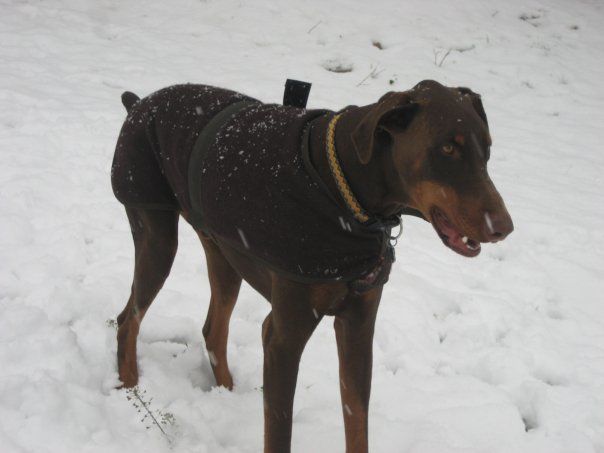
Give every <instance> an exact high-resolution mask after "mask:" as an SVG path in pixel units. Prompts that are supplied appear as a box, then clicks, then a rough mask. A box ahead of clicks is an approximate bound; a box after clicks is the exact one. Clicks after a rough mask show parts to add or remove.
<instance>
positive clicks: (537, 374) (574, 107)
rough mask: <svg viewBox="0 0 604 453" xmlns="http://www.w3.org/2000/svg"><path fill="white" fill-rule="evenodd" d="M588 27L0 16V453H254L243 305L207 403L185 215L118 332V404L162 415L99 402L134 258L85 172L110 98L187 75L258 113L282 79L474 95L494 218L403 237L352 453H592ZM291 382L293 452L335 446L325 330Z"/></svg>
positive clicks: (261, 308)
mask: <svg viewBox="0 0 604 453" xmlns="http://www.w3.org/2000/svg"><path fill="white" fill-rule="evenodd" d="M603 20H604V13H603V5H602V3H601V2H597V1H593V0H592V1H590V0H583V1H577V2H565V1H562V0H551V1H537V0H528V1H527V0H523V1H520V0H510V1H508V2H499V3H495V2H483V1H479V0H465V1H464V2H448V1H445V0H439V1H433V2H425V1H420V0H408V1H405V2H400V1H398V0H397V1H394V0H392V1H388V0H379V1H378V0H376V1H373V2H361V1H359V2H355V3H354V4H351V3H349V2H346V3H345V2H343V1H335V2H329V3H325V2H322V1H319V0H308V1H305V2H297V3H290V4H287V5H286V4H285V3H279V2H270V1H267V0H259V1H257V2H237V1H234V0H224V1H220V2H218V1H199V0H180V1H179V2H162V1H159V0H147V1H146V2H144V3H143V2H117V1H115V0H102V1H83V0H79V1H77V0H76V1H67V0H62V1H61V0H49V1H47V2H36V1H33V0H32V1H25V0H24V1H19V2H2V14H1V15H0V61H1V62H2V64H1V68H2V69H1V70H0V148H1V149H2V152H1V153H0V169H1V170H0V208H1V209H2V216H1V217H0V258H1V259H0V313H1V315H0V364H1V366H0V451H2V452H7V453H12V452H76V451H77V452H117V451H153V452H162V451H173V452H193V451H194V452H257V451H261V450H262V347H261V341H260V325H261V323H262V320H263V319H264V317H265V316H266V314H267V312H268V310H269V306H268V304H267V303H266V302H264V301H262V300H261V297H260V296H259V295H257V294H256V293H254V292H253V291H252V290H251V289H250V288H249V287H244V288H243V289H242V292H241V296H240V300H239V303H238V305H237V307H236V309H235V312H234V315H233V320H232V323H231V336H230V339H229V348H230V350H229V362H230V366H231V371H232V372H233V375H234V380H235V390H234V391H233V392H228V391H226V390H224V389H222V388H215V387H214V381H213V377H212V374H211V367H210V363H209V359H208V357H207V355H206V354H205V351H204V348H203V347H202V343H203V340H202V334H201V326H202V324H203V319H204V315H205V310H206V309H207V305H208V301H209V285H208V283H207V278H206V277H205V263H204V258H203V252H202V250H201V247H200V245H199V243H198V240H197V237H196V236H195V234H194V233H193V232H192V231H191V229H190V228H189V227H188V226H187V225H186V224H185V223H184V222H181V226H180V230H181V235H180V247H179V252H178V255H177V258H176V262H175V265H174V268H173V271H172V274H171V276H170V278H169V279H168V281H167V283H166V285H165V287H164V289H163V290H162V292H161V293H160V295H159V296H158V298H157V300H156V301H155V303H154V305H153V308H152V309H151V310H150V311H149V313H148V315H147V316H146V318H145V320H144V322H143V324H142V329H141V334H140V337H139V364H140V370H141V379H140V389H141V392H142V391H146V393H145V395H147V397H149V398H151V397H152V398H153V400H152V401H151V403H150V409H151V410H152V411H155V412H154V414H156V415H159V414H160V413H163V414H164V415H165V414H172V415H173V417H174V424H173V425H170V424H169V425H166V427H165V429H166V430H168V431H169V433H168V434H169V435H170V436H171V437H172V439H173V441H172V444H170V443H168V441H167V439H166V437H164V436H163V435H162V433H161V432H160V430H159V429H157V428H156V426H154V425H149V424H148V421H144V422H141V420H140V419H141V417H142V416H141V414H140V413H138V412H137V409H136V408H135V407H134V405H133V404H132V401H129V400H128V399H127V396H128V394H127V393H126V392H125V391H120V390H115V388H114V387H115V386H116V385H117V384H118V380H117V372H116V363H115V351H116V344H115V328H114V327H113V323H112V322H111V320H113V319H115V316H116V315H117V313H118V312H119V311H120V310H121V309H122V308H123V306H124V305H125V302H126V299H127V297H128V293H129V287H130V283H131V272H132V265H133V249H132V245H131V238H130V231H129V226H128V222H127V220H126V216H125V214H124V211H123V208H122V207H121V206H120V205H119V203H118V202H117V201H116V200H115V199H114V198H113V195H112V193H111V188H110V183H109V171H110V163H111V159H112V154H113V147H114V145H115V139H116V137H117V134H118V131H119V128H120V126H121V122H122V121H123V119H124V117H125V112H124V109H123V107H122V106H121V103H120V95H121V93H122V92H123V91H125V90H131V91H134V92H135V93H137V94H139V95H146V94H148V93H151V92H152V91H154V90H156V89H159V88H161V87H164V86H167V85H170V84H174V83H181V82H187V81H190V82H198V83H207V84H214V85H219V86H224V87H227V88H232V89H236V90H239V91H242V92H244V93H246V94H248V95H251V96H253V97H256V98H259V99H262V100H264V101H271V102H279V101H280V100H281V98H282V92H283V86H284V82H285V79H286V78H288V77H289V78H297V79H300V80H307V81H311V82H312V83H313V89H312V91H311V95H310V100H309V106H310V107H317V108H319V107H329V108H334V109H335V108H341V107H343V106H345V105H348V104H353V103H354V104H359V105H362V104H366V103H370V102H374V101H375V100H376V99H378V98H379V97H380V96H381V95H382V94H384V93H385V92H386V91H388V90H392V89H394V90H405V89H408V88H410V87H411V86H413V85H414V84H415V83H417V82H418V81H420V80H422V79H427V78H432V79H436V80H439V81H441V82H443V83H445V84H447V85H451V86H468V87H471V88H472V89H473V90H475V91H477V92H479V93H481V94H482V95H483V102H484V104H485V109H486V111H487V115H488V116H489V122H490V126H491V133H492V136H493V140H494V145H493V150H492V151H493V152H492V158H491V161H490V164H489V169H490V173H491V176H492V177H493V179H494V181H495V183H496V185H497V186H498V188H499V190H500V192H501V193H502V195H503V197H504V199H505V200H506V203H507V206H508V208H509V210H510V212H511V214H512V217H513V219H514V222H515V226H516V231H515V232H514V233H513V234H512V235H511V236H510V237H509V238H508V239H507V240H506V241H505V242H503V243H501V244H497V245H491V246H485V247H483V252H482V254H481V255H480V256H479V257H478V258H476V259H473V260H469V259H464V258H462V257H459V256H456V255H455V254H453V252H451V251H450V250H447V249H446V248H444V247H443V245H442V244H441V242H440V240H439V239H438V237H437V236H436V234H435V233H434V232H433V231H432V229H431V228H430V227H429V226H428V225H426V224H425V223H424V222H422V221H420V220H418V219H414V218H406V219H405V233H404V234H403V236H402V238H401V239H400V240H399V243H398V246H397V255H398V260H397V262H396V263H395V265H394V268H393V271H392V274H391V281H390V283H389V284H388V285H387V286H386V289H385V291H384V296H383V299H382V306H381V308H380V313H379V315H378V321H377V326H376V336H375V358H374V381H373V392H372V401H371V407H370V446H371V450H372V451H374V452H405V453H485V452H489V453H493V452H495V453H496V452H501V453H516V452H518V453H521V452H526V453H602V452H604V304H603V300H602V294H603V292H604V291H603V290H604V283H603V280H602V275H601V274H602V271H601V270H602V267H603V265H604V259H603V258H604V238H603V235H602V234H601V232H602V230H603V228H604V220H603V219H604V216H603V215H602V214H603V212H602V206H603V204H602V202H603V201H604V200H603V195H602V194H603V193H604V179H603V177H602V173H603V172H604V153H603V152H602V149H601V148H602V143H603V138H604V137H603V134H602V124H604V111H603V109H602V105H603V101H604V88H603V86H602V83H601V81H602V78H603V76H604V67H603V66H602V62H603V61H604V35H603V34H602V32H601V24H602V21H603ZM372 43H374V44H372ZM377 43H379V46H378V45H377ZM379 47H382V49H380V48H379ZM338 67H340V68H341V67H343V68H344V69H346V70H349V72H332V71H333V69H334V68H335V69H337V68H338ZM326 68H327V69H326ZM300 370H301V371H300V377H299V381H298V388H297V394H296V400H295V411H294V434H293V450H294V451H298V452H302V451H305V452H306V451H343V449H344V435H343V426H342V408H341V406H340V403H339V393H338V385H339V384H338V373H337V354H336V348H335V340H334V336H333V329H332V328H331V320H329V319H325V320H323V322H322V323H321V325H320V326H319V328H318V329H317V331H316V333H315V334H314V336H313V337H312V339H311V341H310V342H309V344H308V346H307V348H306V351H305V354H304V356H303V360H302V364H301V368H300ZM147 427H149V429H147Z"/></svg>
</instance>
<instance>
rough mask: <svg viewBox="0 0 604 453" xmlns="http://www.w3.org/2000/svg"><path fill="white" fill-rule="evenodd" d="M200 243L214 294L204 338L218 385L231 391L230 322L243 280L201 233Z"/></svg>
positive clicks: (215, 246)
mask: <svg viewBox="0 0 604 453" xmlns="http://www.w3.org/2000/svg"><path fill="white" fill-rule="evenodd" d="M199 239H200V240H201V243H202V245H203V248H204V250H205V253H206V261H207V265H208V278H209V280H210V288H211V290H212V295H211V297H210V306H209V308H208V315H207V318H206V321H205V324H204V326H203V335H204V338H205V340H206V349H207V351H208V357H209V359H210V364H211V365H212V371H213V372H214V377H215V378H216V384H217V385H219V386H220V385H221V386H223V387H226V388H228V389H229V390H231V389H232V388H233V377H232V375H231V372H230V371H229V365H228V360H227V342H228V337H229V321H230V319H231V314H232V313H233V308H234V307H235V303H236V302H237V296H238V295H239V288H240V287H241V276H240V275H239V274H238V273H237V271H235V269H234V268H233V267H232V266H231V265H230V264H229V262H228V261H227V259H226V258H225V257H224V255H223V254H222V252H221V251H220V248H219V247H218V246H217V245H216V244H215V243H214V242H213V241H212V239H210V238H208V237H206V236H204V235H203V234H201V233H200V234H199Z"/></svg>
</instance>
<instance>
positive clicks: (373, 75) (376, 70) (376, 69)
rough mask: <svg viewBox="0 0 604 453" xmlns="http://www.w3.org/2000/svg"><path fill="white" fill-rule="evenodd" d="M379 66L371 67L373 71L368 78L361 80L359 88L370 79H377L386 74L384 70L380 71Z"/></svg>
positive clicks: (358, 84)
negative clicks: (383, 73)
mask: <svg viewBox="0 0 604 453" xmlns="http://www.w3.org/2000/svg"><path fill="white" fill-rule="evenodd" d="M378 68H379V66H377V65H376V66H374V65H371V71H370V72H369V74H367V76H366V77H365V78H364V79H363V80H361V81H360V82H359V83H357V86H358V87H360V86H361V85H363V83H365V81H366V80H367V79H369V78H372V79H375V78H377V76H379V75H380V74H381V73H382V72H384V69H378Z"/></svg>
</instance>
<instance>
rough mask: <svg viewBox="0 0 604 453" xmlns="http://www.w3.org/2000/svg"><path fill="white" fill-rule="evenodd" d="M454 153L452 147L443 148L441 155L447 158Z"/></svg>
mask: <svg viewBox="0 0 604 453" xmlns="http://www.w3.org/2000/svg"><path fill="white" fill-rule="evenodd" d="M454 152H455V148H454V147H453V145H445V146H443V153H444V154H446V155H447V156H452V155H453V153H454Z"/></svg>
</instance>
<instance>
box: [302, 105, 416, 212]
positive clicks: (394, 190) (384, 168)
mask: <svg viewBox="0 0 604 453" xmlns="http://www.w3.org/2000/svg"><path fill="white" fill-rule="evenodd" d="M367 108H368V107H350V108H347V109H346V111H345V112H343V113H342V115H341V117H340V119H339V121H338V123H337V127H336V131H335V147H336V154H337V157H338V160H339V163H340V166H341V167H342V171H343V172H344V176H345V177H346V180H347V181H348V184H349V185H350V188H351V190H352V192H353V193H354V195H355V197H356V198H357V199H358V201H359V203H360V204H361V206H362V207H363V209H365V211H367V213H369V214H370V215H373V216H381V217H390V216H392V215H394V214H397V213H399V212H400V211H401V209H402V208H403V207H404V205H405V202H406V195H405V194H404V193H402V191H401V187H400V185H399V184H397V180H398V179H399V178H397V175H396V171H395V169H394V168H393V165H392V161H391V156H390V155H389V153H383V154H381V155H376V156H373V158H372V159H371V160H370V161H369V163H367V164H361V162H360V161H359V159H358V156H357V154H356V152H355V150H354V146H353V144H352V139H351V132H352V131H353V130H354V128H355V127H356V125H357V124H358V122H359V121H360V120H361V118H363V116H364V115H365V114H366V113H367ZM332 118H333V115H332V114H328V115H325V116H322V117H320V118H319V119H317V120H315V121H314V122H313V126H312V129H311V132H310V157H311V160H312V163H313V165H314V166H315V168H316V171H317V173H318V174H319V176H320V177H321V179H322V180H323V182H324V183H325V185H326V186H327V188H328V189H329V190H330V192H331V193H332V194H333V195H334V196H335V197H336V199H338V200H339V201H341V203H342V204H343V205H346V203H345V201H344V200H343V198H342V196H341V195H340V192H339V189H338V186H337V185H336V182H335V180H334V177H333V174H332V172H331V170H330V168H329V163H328V160H327V151H326V149H327V148H326V147H327V127H328V125H329V122H330V121H331V119H332Z"/></svg>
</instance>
